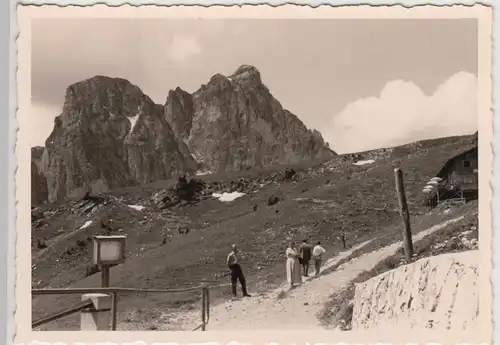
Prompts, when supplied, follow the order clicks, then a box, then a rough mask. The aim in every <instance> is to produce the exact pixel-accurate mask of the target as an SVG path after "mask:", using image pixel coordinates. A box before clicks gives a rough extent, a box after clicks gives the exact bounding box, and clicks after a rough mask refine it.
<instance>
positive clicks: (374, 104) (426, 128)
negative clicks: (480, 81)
mask: <svg viewBox="0 0 500 345" xmlns="http://www.w3.org/2000/svg"><path fill="white" fill-rule="evenodd" d="M328 128H330V130H326V131H324V133H323V136H324V137H325V139H326V140H327V141H328V142H329V143H330V146H331V147H332V148H333V149H334V150H336V151H338V152H340V153H342V152H344V153H347V152H356V151H364V150H370V149H376V148H381V147H390V146H395V145H402V144H406V143H409V142H413V141H417V140H423V139H430V138H437V137H445V136H453V135H462V134H470V133H473V132H474V131H476V130H477V78H476V76H475V75H474V74H471V73H468V72H459V73H457V74H455V75H453V76H451V77H450V78H448V79H447V80H446V81H445V82H444V83H442V84H441V85H439V86H438V87H437V89H436V91H435V92H434V94H433V95H431V96H427V95H425V94H424V92H423V91H422V90H421V89H420V88H419V87H418V86H417V85H415V84H414V83H412V82H408V81H403V80H395V81H391V82H388V83H387V84H386V85H385V86H384V88H383V89H382V91H381V93H380V95H379V96H378V97H369V98H363V99H359V100H357V101H355V102H352V103H350V104H348V105H347V106H346V107H345V108H344V109H342V110H341V111H340V113H338V114H337V115H335V116H334V117H333V118H332V119H331V121H330V123H329V125H328Z"/></svg>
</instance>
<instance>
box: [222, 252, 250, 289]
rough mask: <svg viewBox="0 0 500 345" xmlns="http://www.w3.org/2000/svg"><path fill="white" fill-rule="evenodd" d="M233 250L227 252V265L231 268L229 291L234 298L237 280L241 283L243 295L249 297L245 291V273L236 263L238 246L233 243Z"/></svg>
mask: <svg viewBox="0 0 500 345" xmlns="http://www.w3.org/2000/svg"><path fill="white" fill-rule="evenodd" d="M232 249H233V251H232V252H231V253H229V255H228V256H227V261H226V262H227V267H229V269H230V270H231V292H232V294H233V298H236V295H237V294H236V282H237V281H238V280H239V281H240V284H241V290H242V292H243V296H244V297H250V295H249V294H248V293H247V283H246V280H245V275H244V274H243V270H242V269H241V266H240V264H239V263H238V248H236V245H235V244H233V248H232Z"/></svg>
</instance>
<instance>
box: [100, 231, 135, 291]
mask: <svg viewBox="0 0 500 345" xmlns="http://www.w3.org/2000/svg"><path fill="white" fill-rule="evenodd" d="M126 238H127V237H126V236H122V235H118V236H94V248H93V249H94V253H93V263H94V265H99V266H101V286H102V287H109V266H110V265H117V264H121V263H122V262H124V261H125V240H126Z"/></svg>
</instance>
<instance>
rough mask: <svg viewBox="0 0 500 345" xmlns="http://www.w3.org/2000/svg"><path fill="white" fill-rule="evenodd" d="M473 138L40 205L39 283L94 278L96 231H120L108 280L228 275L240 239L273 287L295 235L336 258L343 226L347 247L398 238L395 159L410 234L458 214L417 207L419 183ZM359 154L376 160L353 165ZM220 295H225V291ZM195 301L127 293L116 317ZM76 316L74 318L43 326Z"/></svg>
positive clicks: (36, 232) (59, 302) (185, 280)
mask: <svg viewBox="0 0 500 345" xmlns="http://www.w3.org/2000/svg"><path fill="white" fill-rule="evenodd" d="M473 145H477V138H474V137H473V136H468V137H453V138H443V139H438V140H428V141H424V142H419V143H414V144H409V145H405V146H403V147H397V148H392V149H391V148H390V149H384V150H376V151H372V152H364V153H361V154H357V155H346V156H338V157H334V158H333V159H331V160H329V161H327V162H322V161H318V162H315V163H307V164H303V165H302V166H298V165H296V166H292V165H287V166H275V167H270V168H267V169H260V170H252V171H241V172H234V173H226V174H214V175H206V176H199V177H197V178H198V179H199V181H198V182H197V183H192V184H191V185H189V186H191V188H187V187H186V186H183V188H179V189H177V190H175V188H172V187H175V185H176V184H177V180H175V179H172V180H165V181H157V182H155V183H152V184H146V185H143V186H134V187H129V188H123V189H116V190H113V191H111V192H109V193H105V194H102V195H100V196H99V197H98V198H95V197H94V198H90V199H89V200H73V201H69V202H59V203H54V204H50V205H44V206H40V207H34V208H33V212H32V224H33V228H32V264H33V278H32V283H33V287H34V288H42V287H68V286H97V285H98V284H99V279H100V276H99V274H91V273H93V272H94V273H95V271H92V268H91V267H90V264H89V263H90V251H89V245H90V241H89V239H90V238H91V236H92V235H95V234H104V233H117V234H126V235H127V261H126V262H125V263H124V264H122V265H118V266H116V267H113V268H112V269H111V285H114V286H124V287H143V288H168V287H174V286H193V285H198V284H199V283H200V281H205V282H209V283H211V284H212V283H213V284H215V283H219V282H224V283H225V282H227V279H228V278H227V276H226V275H227V272H226V271H227V269H226V268H225V257H226V255H227V253H228V251H230V246H231V244H233V243H237V244H238V245H239V247H240V250H241V251H242V255H243V257H242V265H243V267H244V270H245V273H246V275H247V280H248V281H249V283H250V287H251V291H266V290H268V289H271V288H272V287H275V286H278V285H279V284H280V283H281V281H282V280H283V278H284V268H283V260H284V258H283V253H284V248H285V246H286V242H287V238H289V237H291V238H293V239H295V240H297V241H300V240H301V239H303V238H304V237H306V236H310V237H311V238H312V239H313V240H318V239H320V240H322V241H323V242H324V245H325V246H326V247H327V248H328V249H329V253H330V255H331V253H332V252H333V253H335V252H338V251H339V250H341V249H342V245H341V242H340V240H339V239H338V237H339V235H340V233H341V231H345V232H346V233H347V242H348V245H349V246H354V245H356V244H359V243H362V242H364V241H367V240H373V241H372V243H371V244H370V246H368V247H367V248H368V249H369V250H374V249H376V248H378V247H380V246H382V245H387V244H390V243H392V242H394V241H396V240H398V239H399V238H400V216H399V213H398V209H397V199H396V195H395V192H394V173H393V168H394V167H395V166H400V167H401V168H402V169H403V171H404V173H405V175H404V177H405V186H406V189H407V198H408V202H409V206H410V210H411V215H412V225H413V230H414V232H419V231H420V230H423V229H425V228H428V227H430V226H432V225H434V224H437V223H440V222H442V221H443V220H446V219H451V218H452V217H454V216H455V217H456V215H457V213H458V214H459V213H460V212H461V211H460V209H457V210H455V211H454V212H450V213H449V214H441V213H429V212H428V210H426V209H425V208H424V207H423V206H422V204H421V198H422V196H421V190H422V187H423V185H425V183H426V182H427V181H428V180H429V178H431V177H433V176H435V174H436V173H437V172H438V171H439V169H440V168H441V166H442V165H444V163H445V162H446V160H448V159H449V158H451V157H452V156H454V155H455V154H458V153H460V152H462V151H464V150H466V149H467V148H469V147H471V146H473ZM360 159H373V160H374V162H373V163H371V164H365V165H354V164H353V163H354V162H355V161H356V160H360ZM291 168H293V171H292V170H291ZM293 172H295V174H294V173H293ZM234 191H239V192H242V193H245V195H243V196H242V197H240V198H238V199H236V200H234V201H232V202H230V203H227V202H221V201H219V200H217V199H216V198H215V197H213V196H212V194H213V193H222V192H234ZM187 199H190V200H191V202H188V201H187ZM475 207H477V206H475ZM106 228H107V229H106ZM368 249H367V250H368ZM219 293H220V297H222V298H227V296H228V291H227V289H224V288H222V289H221V290H220V291H219ZM215 297H217V295H216V296H215ZM196 299H197V295H191V294H186V295H179V296H169V295H156V296H147V298H145V296H140V295H132V294H131V295H129V296H124V297H123V299H122V300H121V301H120V308H124V306H126V309H127V310H128V311H127V310H125V311H122V310H121V311H122V314H121V317H122V318H124V319H126V318H127V317H128V316H127V315H128V314H127V313H128V312H130V311H131V310H136V309H140V308H145V307H146V306H145V303H146V304H149V305H154V306H155V307H156V308H158V309H165V308H178V307H183V308H185V307H186V308H187V306H189V304H190V303H189V302H193V301H195V300H196ZM74 301H75V299H72V298H71V297H67V296H57V297H55V296H54V297H49V296H40V297H37V298H34V299H33V315H34V316H33V317H34V318H35V319H36V318H39V317H41V316H42V315H47V314H51V313H53V312H55V311H57V310H60V309H62V308H64V307H65V306H69V305H71V304H72V303H73V302H74ZM122 321H123V320H122ZM76 324H77V320H76V319H75V318H71V317H68V318H66V319H61V320H60V321H58V322H55V323H53V324H51V325H47V329H61V328H68V327H75V325H76Z"/></svg>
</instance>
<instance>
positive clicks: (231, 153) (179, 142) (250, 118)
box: [32, 65, 336, 203]
mask: <svg viewBox="0 0 500 345" xmlns="http://www.w3.org/2000/svg"><path fill="white" fill-rule="evenodd" d="M37 150H39V149H37ZM32 154H33V151H32ZM43 156H44V159H43V160H42V161H43V164H42V165H41V168H39V169H38V171H34V172H32V176H33V177H32V201H33V202H36V203H44V202H55V201H57V200H61V199H65V198H72V197H78V196H81V195H83V194H84V193H86V192H92V193H97V194H98V193H101V192H106V191H109V190H112V189H115V188H121V187H126V186H133V185H140V184H145V183H150V182H154V181H157V180H162V179H167V178H171V177H175V176H180V175H184V174H187V175H191V174H195V173H196V172H197V171H199V170H204V171H210V172H224V171H239V170H247V169H253V168H261V167H265V166H270V165H274V164H289V163H297V162H301V161H309V160H315V159H322V158H324V159H328V158H332V157H334V156H336V154H335V152H334V151H333V150H331V149H330V148H329V147H328V145H327V144H326V143H325V142H324V140H323V138H322V136H321V134H320V133H319V132H318V131H316V130H313V131H312V130H310V129H308V128H307V127H306V126H305V125H304V124H303V123H302V122H301V121H300V119H299V118H298V117H297V116H295V115H294V114H292V113H291V112H289V111H288V110H286V109H284V108H283V107H282V106H281V104H280V103H279V101H278V100H276V99H275V98H274V97H273V96H272V94H271V93H270V91H269V89H268V88H267V87H266V86H265V85H264V84H263V83H262V79H261V76H260V72H259V71H258V70H257V69H256V68H255V67H254V66H250V65H242V66H240V67H239V68H238V69H237V70H236V71H235V72H234V73H233V74H231V76H229V77H225V76H223V75H221V74H215V75H214V76H212V78H210V80H209V82H208V83H207V84H204V85H202V86H201V87H200V88H199V89H198V90H197V91H195V92H194V93H192V94H190V93H188V92H187V91H184V90H182V89H180V88H179V87H177V88H176V89H174V90H170V91H169V92H168V97H167V100H166V102H165V104H164V105H160V104H156V103H155V102H153V101H152V99H151V98H150V97H149V96H147V95H146V94H145V93H143V91H142V90H141V89H140V88H139V87H138V86H137V85H134V84H132V83H131V82H130V81H128V80H126V79H124V78H112V77H107V76H102V75H96V76H94V77H92V78H88V79H85V80H82V81H79V82H76V83H73V84H71V85H69V86H68V88H67V90H66V94H65V101H64V106H63V110H62V113H61V114H60V115H59V116H57V117H56V118H55V120H54V128H53V130H52V132H51V134H50V135H49V136H48V138H47V140H46V141H45V147H44V152H43ZM32 159H33V160H36V159H37V158H36V157H35V156H33V157H32ZM33 169H34V168H33ZM33 169H32V170H33ZM42 177H43V178H42ZM44 184H46V186H44ZM45 189H46V190H47V192H46V193H45V192H44V190H45ZM45 194H47V196H46V197H45Z"/></svg>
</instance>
